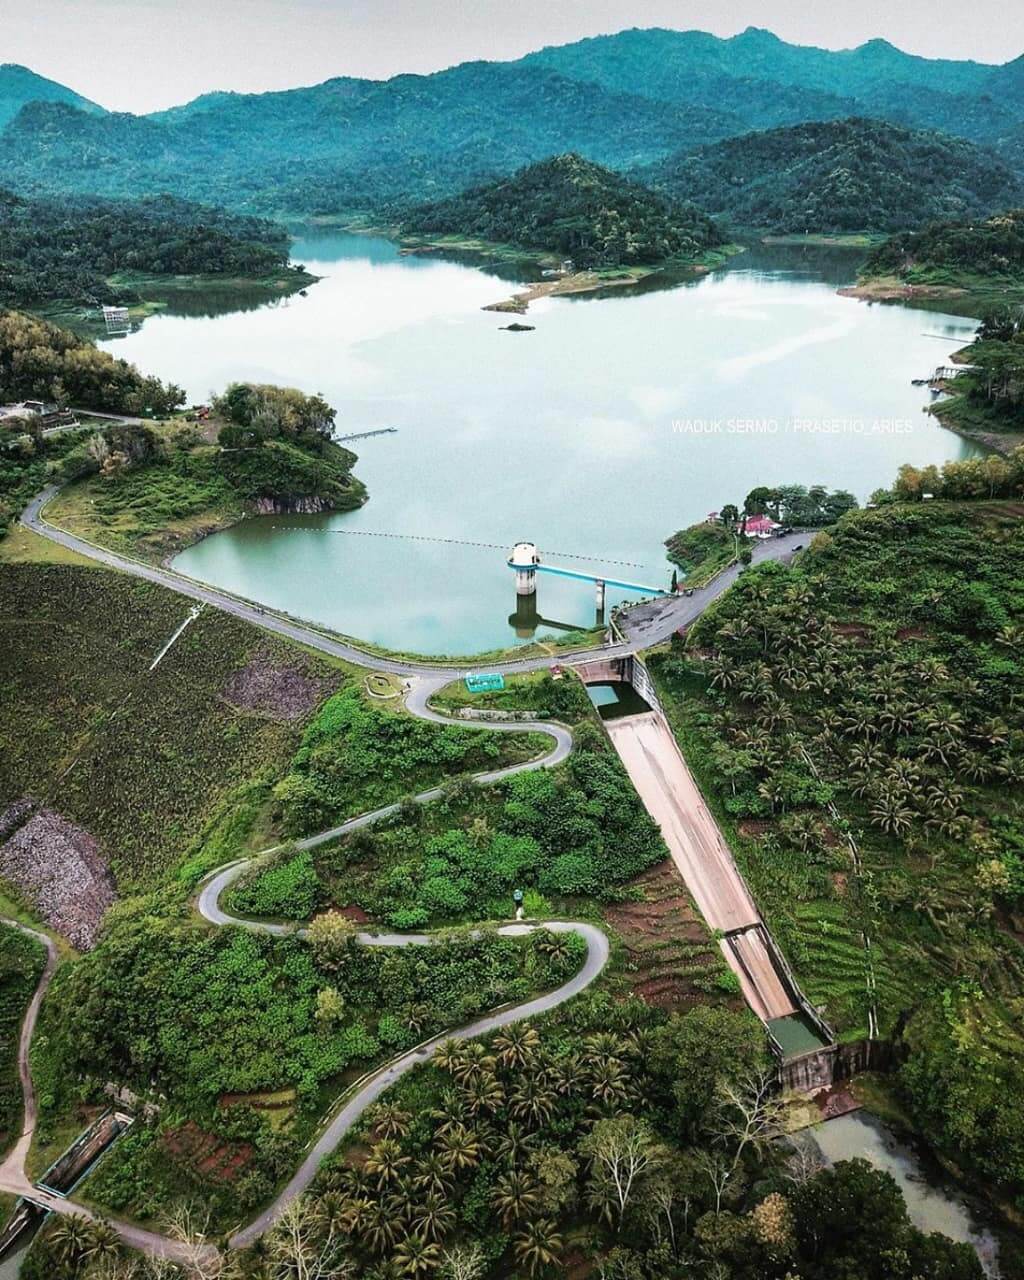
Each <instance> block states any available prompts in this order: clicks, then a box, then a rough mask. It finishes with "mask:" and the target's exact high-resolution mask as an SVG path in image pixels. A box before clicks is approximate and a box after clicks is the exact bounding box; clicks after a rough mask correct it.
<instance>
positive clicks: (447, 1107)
mask: <svg viewBox="0 0 1024 1280" xmlns="http://www.w3.org/2000/svg"><path fill="white" fill-rule="evenodd" d="M430 1115H431V1117H432V1118H433V1119H434V1120H436V1121H437V1122H438V1124H437V1128H436V1130H435V1133H437V1134H442V1133H447V1132H448V1130H449V1129H452V1128H454V1127H455V1126H456V1125H460V1124H464V1123H465V1120H466V1100H465V1098H464V1097H463V1095H462V1093H461V1092H460V1091H459V1090H457V1089H443V1090H442V1091H441V1100H440V1103H439V1105H438V1106H436V1107H434V1108H433V1110H432V1111H431V1112H430Z"/></svg>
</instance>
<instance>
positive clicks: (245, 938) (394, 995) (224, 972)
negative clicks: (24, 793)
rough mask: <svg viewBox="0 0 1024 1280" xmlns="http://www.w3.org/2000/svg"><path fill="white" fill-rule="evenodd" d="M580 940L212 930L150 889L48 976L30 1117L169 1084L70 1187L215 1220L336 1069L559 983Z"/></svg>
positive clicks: (312, 1117) (573, 962)
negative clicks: (200, 1208) (79, 955)
mask: <svg viewBox="0 0 1024 1280" xmlns="http://www.w3.org/2000/svg"><path fill="white" fill-rule="evenodd" d="M186 909H187V908H186ZM581 947H582V944H581V943H580V942H579V940H578V939H575V940H574V939H569V940H568V945H566V946H561V947H558V948H554V949H550V948H549V947H548V946H547V943H546V935H544V934H537V935H534V936H531V937H530V938H529V939H519V938H513V939H510V938H500V937H497V936H495V935H492V934H484V935H482V936H479V937H468V936H466V937H452V938H450V939H447V940H444V941H441V942H439V943H437V944H436V945H435V946H433V947H431V948H430V955H429V959H427V958H426V957H425V956H424V954H423V951H422V949H420V948H410V949H408V950H406V949H394V948H392V949H381V948H375V947H366V946H362V945H360V944H359V943H357V942H355V941H354V940H353V938H352V936H351V930H349V931H347V932H345V931H343V932H342V935H341V937H340V938H339V937H338V936H337V933H336V932H334V933H332V934H331V935H330V945H329V946H325V945H324V944H323V943H319V944H318V942H317V940H316V939H314V938H313V937H312V936H311V939H310V943H309V944H307V943H305V942H301V941H298V940H296V939H273V938H267V937H262V936H256V935H253V934H250V933H247V932H245V931H243V930H227V929H219V930H211V929H210V928H209V927H208V926H206V925H204V924H202V923H201V922H199V921H197V920H195V919H183V918H180V917H179V916H177V915H176V914H175V913H174V909H173V906H172V904H171V902H170V901H169V900H168V899H167V896H166V895H164V897H163V898H162V899H157V898H149V899H141V900H138V901H137V902H135V903H129V904H125V905H124V906H122V907H120V908H118V909H117V911H116V912H115V914H114V917H113V919H112V920H111V922H110V926H109V929H108V932H107V934H106V936H105V937H104V939H103V941H102V942H101V943H100V945H99V946H98V947H97V948H96V950H95V951H93V952H92V953H91V954H90V955H89V956H87V957H85V958H84V959H83V960H81V961H79V962H78V963H77V964H75V965H70V966H66V967H65V968H63V969H62V970H61V971H60V972H59V974H58V975H57V977H56V978H55V980H54V985H53V989H52V995H51V997H50V999H48V1001H47V1004H46V1011H45V1016H44V1019H43V1022H42V1024H41V1028H40V1039H39V1042H38V1043H39V1048H38V1050H37V1051H35V1052H34V1054H33V1066H34V1069H35V1070H36V1071H37V1073H38V1078H39V1081H40V1089H41V1095H42V1098H43V1100H44V1112H43V1116H42V1123H43V1124H44V1125H46V1124H47V1123H49V1121H50V1119H51V1118H52V1117H54V1116H57V1115H60V1114H61V1112H62V1111H63V1110H65V1109H66V1108H67V1107H69V1106H71V1105H72V1104H74V1103H75V1102H77V1101H80V1100H82V1099H94V1098H98V1097H99V1096H100V1095H101V1090H102V1084H103V1082H104V1081H106V1080H108V1079H117V1080H120V1081H123V1082H124V1083H126V1084H128V1085H130V1086H131V1087H132V1088H134V1089H136V1090H137V1091H139V1092H140V1093H142V1094H146V1095H148V1094H150V1093H154V1092H159V1093H161V1094H166V1095H168V1097H169V1101H168V1102H165V1103H164V1105H163V1107H162V1110H161V1113H160V1118H159V1121H158V1122H156V1123H155V1124H154V1125H152V1126H147V1127H142V1128H140V1129H139V1130H138V1131H137V1132H136V1133H134V1134H133V1135H131V1136H130V1137H129V1138H128V1139H127V1140H126V1141H125V1142H123V1143H121V1144H119V1146H118V1147H117V1148H115V1149H114V1151H113V1152H111V1154H110V1155H109V1156H108V1157H107V1158H106V1159H105V1160H104V1161H103V1163H102V1164H101V1165H100V1166H99V1169H98V1170H97V1173H96V1174H95V1176H93V1177H92V1178H91V1179H90V1180H89V1182H88V1183H87V1184H86V1187H85V1194H86V1195H87V1196H88V1197H89V1199H90V1200H92V1201H93V1202H98V1203H100V1204H102V1205H103V1206H105V1207H106V1208H108V1209H110V1210H113V1211H115V1212H118V1213H128V1214H130V1215H131V1216H133V1217H140V1218H151V1217H154V1216H159V1215H160V1214H161V1213H166V1212H167V1211H168V1210H169V1209H170V1208H171V1207H172V1206H173V1205H174V1203H175V1202H176V1201H177V1200H181V1199H188V1198H189V1197H194V1196H202V1197H203V1200H204V1203H205V1204H206V1205H207V1206H208V1207H209V1208H210V1210H211V1211H212V1213H213V1214H214V1217H215V1221H216V1222H217V1223H218V1224H222V1225H223V1226H225V1227H226V1226H228V1225H229V1224H232V1223H235V1222H237V1221H238V1218H239V1215H240V1213H244V1212H246V1211H253V1210H255V1209H256V1208H257V1207H258V1206H259V1205H260V1204H261V1203H262V1202H264V1201H265V1200H266V1199H267V1198H268V1197H269V1195H270V1193H271V1191H272V1189H273V1187H274V1185H275V1183H276V1182H277V1181H278V1180H279V1179H280V1178H281V1177H282V1176H283V1175H284V1174H285V1173H290V1172H291V1171H292V1169H293V1168H294V1167H295V1165H296V1163H297V1162H298V1160H299V1157H300V1152H301V1149H302V1145H303V1142H304V1140H305V1138H306V1137H307V1136H308V1135H309V1133H310V1131H311V1129H312V1128H313V1127H314V1126H315V1125H316V1124H317V1122H318V1119H319V1117H320V1115H321V1114H322V1112H323V1110H324V1108H325V1107H326V1106H327V1105H329V1104H330V1103H331V1102H332V1101H333V1099H334V1098H335V1097H336V1096H337V1094H338V1093H339V1092H340V1091H341V1090H342V1089H343V1087H344V1083H345V1082H346V1080H349V1079H353V1078H355V1077H356V1076H358V1075H360V1074H362V1073H363V1071H365V1070H366V1069H367V1068H368V1067H369V1066H370V1065H371V1064H372V1063H374V1062H375V1061H377V1060H379V1059H381V1058H387V1057H389V1056H391V1055H393V1054H394V1053H397V1052H399V1051H401V1050H403V1049H406V1048H409V1047H411V1046H412V1045H415V1044H417V1043H419V1042H420V1041H421V1040H423V1039H425V1038H426V1037H428V1036H430V1035H432V1034H435V1033H436V1032H438V1031H441V1030H443V1029H444V1028H445V1027H447V1026H450V1025H453V1024H461V1023H464V1022H466V1021H470V1020H472V1018H473V1017H474V1016H475V1015H477V1014H479V1013H481V1012H482V1011H483V1010H485V1009H488V1008H491V1007H493V1006H495V1005H498V1004H502V1003H504V1002H506V1001H509V1000H522V999H525V998H526V997H528V996H529V995H530V994H532V993H533V992H535V991H537V990H542V989H547V988H550V987H555V986H558V985H559V984H560V983H561V982H563V981H565V979H566V978H567V977H568V976H569V975H570V974H571V973H572V972H573V971H574V970H575V969H576V968H577V967H578V965H579V961H580V952H581ZM275 1104H276V1105H275ZM275 1111H277V1112H279V1113H282V1114H278V1115H277V1116H276V1117H274V1116H273V1115H272V1113H273V1112H275ZM275 1118H276V1121H277V1123H276V1124H274V1123H271V1121H272V1120H273V1119H275ZM204 1139H205V1141H204ZM214 1156H217V1157H219V1158H211V1157H214Z"/></svg>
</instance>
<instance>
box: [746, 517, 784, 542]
mask: <svg viewBox="0 0 1024 1280" xmlns="http://www.w3.org/2000/svg"><path fill="white" fill-rule="evenodd" d="M781 528H782V526H781V525H780V524H778V523H776V521H774V520H771V519H770V518H769V517H768V516H747V527H746V535H747V537H748V538H771V537H772V536H773V535H774V534H775V531H776V529H781Z"/></svg>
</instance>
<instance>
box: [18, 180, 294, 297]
mask: <svg viewBox="0 0 1024 1280" xmlns="http://www.w3.org/2000/svg"><path fill="white" fill-rule="evenodd" d="M288 244H289V241H288V234H287V232H286V231H285V230H284V228H283V227H280V226H278V225H276V224H275V223H273V222H267V221H265V220H263V219H261V218H251V217H245V216H242V215H239V214H234V213H228V212H226V211H225V210H223V209H213V208H210V207H209V206H206V205H199V204H191V203H189V202H188V201H184V200H179V199H176V198H174V197H173V196H153V197H149V198H146V199H142V200H132V201H113V200H104V199H99V198H97V197H85V196H73V197H66V196H65V197H61V196H47V197H45V198H38V199H33V200H26V199H22V198H21V197H19V196H16V195H13V194H12V193H11V192H9V191H3V190H2V189H0V306H4V307H9V306H16V307H20V306H35V305H38V304H40V303H43V302H52V301H56V300H60V301H64V302H72V303H91V304H93V305H95V304H97V303H101V302H113V301H119V302H129V301H132V300H134V299H133V292H132V290H131V288H130V286H126V285H125V284H124V283H121V284H119V285H116V286H115V285H111V284H110V283H109V279H110V277H111V276H113V275H115V274H128V275H130V274H131V273H145V274H155V275H181V274H189V275H190V274H216V275H233V276H247V277H254V278H256V277H263V276H266V275H269V274H271V273H275V272H280V271H283V270H284V269H285V268H286V267H287V265H288Z"/></svg>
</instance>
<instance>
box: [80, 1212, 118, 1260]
mask: <svg viewBox="0 0 1024 1280" xmlns="http://www.w3.org/2000/svg"><path fill="white" fill-rule="evenodd" d="M121 1250H122V1246H121V1237H120V1236H119V1235H118V1234H117V1232H116V1231H115V1230H114V1228H113V1227H112V1226H111V1225H110V1223H109V1222H104V1221H103V1219H102V1218H98V1219H96V1220H94V1221H93V1222H91V1223H89V1230H88V1232H87V1233H86V1245H85V1248H84V1249H83V1250H82V1258H83V1259H84V1260H85V1261H86V1262H88V1263H90V1264H92V1263H100V1264H101V1265H102V1264H103V1263H109V1262H114V1261H115V1260H116V1259H118V1258H120V1256H121Z"/></svg>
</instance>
